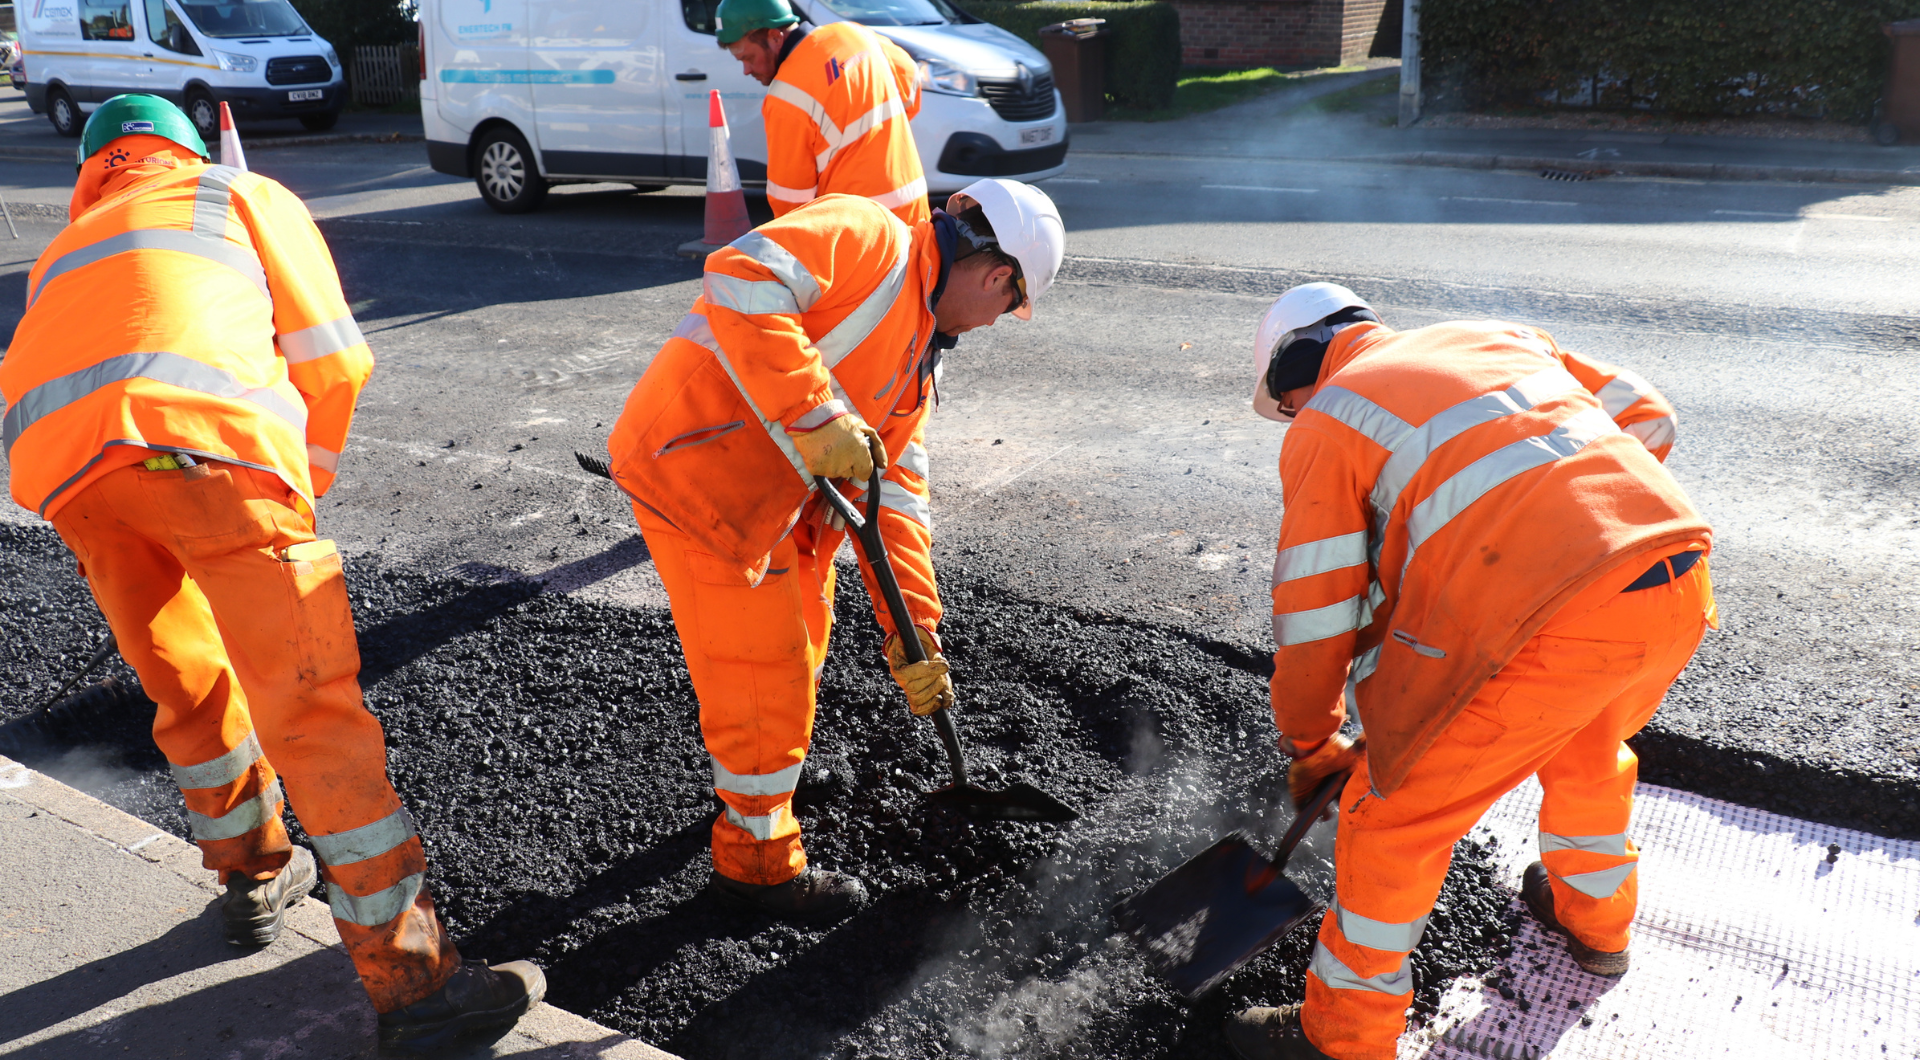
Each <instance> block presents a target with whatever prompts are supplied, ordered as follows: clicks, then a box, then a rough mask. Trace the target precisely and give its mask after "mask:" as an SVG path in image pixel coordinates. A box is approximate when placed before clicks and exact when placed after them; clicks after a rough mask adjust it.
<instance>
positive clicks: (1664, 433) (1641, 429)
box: [1620, 416, 1677, 449]
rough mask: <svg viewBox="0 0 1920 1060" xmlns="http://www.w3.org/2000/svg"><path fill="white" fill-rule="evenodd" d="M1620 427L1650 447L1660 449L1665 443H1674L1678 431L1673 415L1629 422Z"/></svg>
mask: <svg viewBox="0 0 1920 1060" xmlns="http://www.w3.org/2000/svg"><path fill="white" fill-rule="evenodd" d="M1620 429H1621V430H1623V431H1625V432H1627V433H1628V434H1631V435H1633V436H1634V437H1635V438H1638V439H1640V444H1641V445H1644V446H1646V447H1647V448H1648V449H1658V448H1660V447H1661V446H1663V445H1672V444H1673V439H1674V436H1675V434H1676V433H1677V432H1676V431H1675V430H1674V427H1673V417H1672V416H1661V417H1659V418H1658V419H1651V420H1641V421H1640V422H1639V423H1629V424H1627V425H1626V426H1625V427H1622V428H1620Z"/></svg>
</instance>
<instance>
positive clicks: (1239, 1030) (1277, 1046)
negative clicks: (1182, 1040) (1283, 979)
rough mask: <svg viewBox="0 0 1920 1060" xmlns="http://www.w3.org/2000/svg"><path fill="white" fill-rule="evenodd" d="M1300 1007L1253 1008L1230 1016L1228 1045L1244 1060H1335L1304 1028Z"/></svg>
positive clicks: (1227, 1032) (1227, 1027)
mask: <svg viewBox="0 0 1920 1060" xmlns="http://www.w3.org/2000/svg"><path fill="white" fill-rule="evenodd" d="M1300 1007H1301V1006H1299V1005H1298V1004H1293V1005H1282V1006H1280V1007H1279V1008H1250V1009H1247V1010H1246V1011H1244V1012H1240V1013H1237V1014H1235V1015H1233V1016H1229V1017H1227V1025H1226V1028H1225V1030H1226V1035H1227V1046H1228V1047H1229V1048H1231V1049H1232V1050H1233V1053H1234V1055H1235V1056H1238V1057H1239V1058H1240V1060H1333V1058H1332V1057H1330V1056H1328V1055H1327V1054H1325V1053H1323V1052H1321V1051H1320V1050H1319V1049H1316V1048H1315V1047H1314V1044H1313V1043H1312V1042H1310V1041H1308V1040H1307V1033H1306V1031H1303V1030H1301V1029H1300Z"/></svg>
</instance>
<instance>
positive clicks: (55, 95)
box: [47, 88, 87, 136]
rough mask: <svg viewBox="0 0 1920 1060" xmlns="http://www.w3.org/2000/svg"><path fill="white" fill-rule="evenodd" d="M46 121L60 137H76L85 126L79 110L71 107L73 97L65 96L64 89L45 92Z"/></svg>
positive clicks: (52, 89) (65, 91)
mask: <svg viewBox="0 0 1920 1060" xmlns="http://www.w3.org/2000/svg"><path fill="white" fill-rule="evenodd" d="M47 120H48V121H50V122H52V123H53V131H54V132H57V133H59V134H60V135H62V136H78V135H80V132H81V130H82V129H85V128H86V125H87V123H86V121H85V120H84V119H82V118H81V117H80V108H79V107H76V106H74V105H73V97H72V96H69V95H67V90H66V89H64V88H50V89H48V90H47Z"/></svg>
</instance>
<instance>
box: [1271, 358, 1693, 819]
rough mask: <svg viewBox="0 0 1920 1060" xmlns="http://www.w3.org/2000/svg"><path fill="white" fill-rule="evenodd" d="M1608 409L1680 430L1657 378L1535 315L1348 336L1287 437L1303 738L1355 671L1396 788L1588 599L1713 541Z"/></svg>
mask: <svg viewBox="0 0 1920 1060" xmlns="http://www.w3.org/2000/svg"><path fill="white" fill-rule="evenodd" d="M1623 379H1624V380H1628V381H1629V382H1628V385H1630V386H1631V387H1632V388H1633V389H1632V393H1633V394H1634V395H1635V397H1634V399H1633V401H1632V402H1631V403H1626V404H1622V402H1623V401H1624V397H1625V395H1624V394H1623V393H1622V392H1621V390H1620V389H1619V388H1616V384H1617V383H1618V382H1619V381H1620V380H1623ZM1610 390H1611V391H1612V394H1611V395H1610V394H1609V391H1610ZM1596 393H1598V395H1599V396H1598V397H1596V396H1595V395H1596ZM1609 406H1612V407H1618V408H1620V409H1621V411H1620V412H1619V413H1618V415H1621V416H1623V417H1627V416H1630V415H1638V416H1641V417H1646V418H1643V419H1635V420H1631V422H1632V423H1634V424H1638V423H1648V422H1653V421H1654V420H1658V419H1662V418H1664V419H1665V421H1666V427H1665V428H1664V430H1663V432H1662V433H1660V434H1657V435H1656V436H1655V438H1654V441H1656V442H1658V443H1659V444H1660V447H1661V451H1662V452H1664V451H1665V449H1666V447H1667V446H1668V445H1670V444H1671V441H1672V427H1671V424H1672V420H1671V416H1672V410H1671V407H1670V406H1668V405H1667V404H1666V402H1665V400H1664V399H1663V398H1661V397H1660V396H1659V395H1658V394H1657V393H1655V392H1654V391H1653V388H1652V387H1650V386H1648V385H1647V384H1646V383H1645V381H1644V380H1641V379H1640V378H1639V377H1638V376H1629V375H1627V374H1626V373H1623V372H1620V371H1619V370H1617V369H1614V368H1612V367H1610V366H1608V365H1604V364H1601V363H1599V362H1597V361H1591V360H1587V359H1585V358H1582V357H1580V356H1579V355H1577V354H1573V353H1568V352H1566V351H1564V350H1561V349H1560V348H1559V347H1558V346H1556V345H1555V344H1554V342H1553V339H1552V338H1550V337H1549V336H1548V335H1547V334H1546V333H1544V332H1541V331H1539V330H1536V329H1534V328H1529V327H1522V326H1518V325H1513V324H1506V323H1501V322H1498V321H1456V322H1453V323H1446V324H1435V325H1433V326H1431V327H1425V328H1420V329H1418V330H1415V331H1405V332H1395V331H1393V330H1392V329H1390V328H1387V327H1385V326H1384V325H1381V324H1372V323H1363V324H1356V325H1354V326H1352V327H1349V328H1347V329H1346V330H1344V331H1342V332H1340V333H1339V334H1338V335H1336V336H1335V337H1334V340H1333V342H1332V344H1331V345H1330V346H1329V347H1328V350H1327V356H1326V360H1325V362H1324V363H1323V364H1322V366H1321V370H1320V389H1319V390H1318V391H1317V392H1316V393H1315V394H1314V395H1313V399H1312V400H1311V401H1309V402H1308V403H1307V405H1306V407H1305V408H1303V409H1302V410H1301V411H1300V415H1299V416H1298V418H1297V419H1295V421H1294V423H1293V426H1292V427H1290V428H1289V429H1288V431H1287V437H1286V441H1285V442H1284V443H1283V444H1282V445H1281V449H1280V478H1281V488H1282V491H1283V496H1284V497H1285V503H1286V514H1285V516H1284V518H1283V519H1282V521H1281V525H1280V542H1279V554H1278V556H1276V557H1275V560H1274V567H1273V601H1274V605H1273V607H1274V615H1273V634H1274V644H1275V645H1276V651H1275V652H1274V678H1273V708H1274V719H1275V721H1276V723H1277V724H1278V725H1279V728H1280V731H1281V732H1283V733H1285V734H1287V735H1288V736H1289V737H1291V738H1292V739H1293V741H1294V742H1295V743H1296V744H1300V745H1303V746H1305V745H1311V744H1314V743H1317V742H1319V741H1320V740H1322V739H1324V738H1326V737H1327V736H1329V735H1331V734H1332V733H1333V732H1334V731H1335V730H1336V729H1338V728H1339V726H1340V723H1341V721H1342V720H1343V719H1344V717H1345V707H1344V704H1343V702H1342V690H1343V688H1344V687H1345V686H1347V685H1348V683H1349V681H1350V680H1351V681H1352V682H1353V694H1354V701H1355V704H1356V706H1357V708H1358V710H1359V714H1360V720H1361V723H1362V724H1363V725H1364V726H1365V727H1366V731H1367V758H1368V764H1369V768H1370V770H1371V773H1372V779H1373V785H1374V790H1375V791H1377V792H1378V793H1380V794H1382V795H1391V794H1392V793H1393V791H1394V789H1395V788H1397V787H1398V786H1399V785H1400V782H1401V781H1402V780H1403V779H1404V778H1405V777H1406V775H1407V771H1408V770H1409V769H1410V768H1411V767H1412V765H1413V763H1414V762H1415V761H1416V760H1418V759H1419V757H1420V756H1421V754H1422V753H1423V752H1424V751H1425V750H1426V748H1427V747H1428V746H1429V745H1431V744H1432V742H1433V740H1434V739H1435V738H1436V737H1437V736H1438V735H1439V734H1440V732H1441V730H1442V729H1444V728H1445V727H1446V725H1447V723H1448V722H1450V721H1452V720H1453V718H1454V716H1455V715H1457V714H1458V713H1459V712H1460V711H1461V710H1462V709H1464V708H1465V707H1466V705H1467V703H1468V702H1469V701H1470V700H1472V699H1473V696H1474V694H1475V692H1477V691H1478V690H1479V689H1480V687H1481V686H1482V685H1483V684H1485V683H1486V681H1487V680H1488V678H1490V677H1492V676H1493V675H1494V674H1495V673H1498V672H1499V670H1500V668H1501V667H1503V666H1505V665H1506V664H1507V662H1508V661H1510V660H1511V659H1512V658H1513V657H1514V655H1515V654H1516V653H1517V652H1518V651H1519V650H1520V648H1521V646H1522V645H1523V644H1525V643H1526V641H1527V639H1528V638H1529V637H1532V636H1533V635H1534V634H1535V633H1537V632H1539V630H1540V628H1541V626H1542V625H1544V624H1545V623H1546V622H1547V620H1548V619H1550V618H1552V617H1553V616H1554V615H1555V614H1556V613H1557V612H1558V611H1559V610H1560V609H1561V607H1562V606H1564V605H1565V604H1567V603H1568V601H1570V600H1571V599H1573V597H1575V596H1576V595H1578V594H1580V593H1581V592H1582V591H1583V590H1592V591H1594V592H1600V593H1605V592H1607V591H1609V590H1612V591H1617V590H1619V589H1622V588H1625V587H1626V585H1627V584H1628V583H1629V582H1631V581H1633V579H1634V578H1636V577H1638V576H1639V575H1640V574H1642V573H1643V572H1645V570H1646V568H1647V567H1648V566H1649V565H1650V564H1651V563H1652V562H1653V561H1654V560H1655V559H1657V558H1659V557H1660V556H1663V555H1667V554H1670V553H1674V552H1679V551H1682V550H1684V549H1686V548H1688V547H1690V546H1691V547H1697V548H1706V547H1708V546H1709V545H1710V544H1711V541H1712V531H1711V529H1710V528H1709V527H1708V525H1707V523H1706V521H1705V520H1704V519H1703V518H1701V516H1700V513H1699V512H1697V511H1695V510H1694V508H1693V505H1692V504H1691V503H1690V502H1689V501H1688V500H1687V496H1686V494H1685V492H1684V491H1682V490H1681V488H1680V485H1679V484H1678V483H1677V482H1675V481H1674V480H1673V477H1672V476H1671V475H1670V474H1668V473H1667V470H1666V468H1665V467H1663V466H1662V465H1661V462H1660V460H1658V459H1656V458H1655V456H1654V454H1653V453H1651V452H1649V451H1648V448H1647V446H1646V445H1644V444H1642V441H1641V440H1640V437H1641V436H1640V435H1638V434H1637V433H1629V432H1627V431H1623V430H1622V429H1621V428H1620V426H1619V425H1618V424H1616V422H1615V420H1614V419H1613V418H1612V417H1610V416H1609V415H1608V412H1607V409H1608V407H1609Z"/></svg>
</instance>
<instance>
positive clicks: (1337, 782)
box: [1245, 773, 1350, 895]
mask: <svg viewBox="0 0 1920 1060" xmlns="http://www.w3.org/2000/svg"><path fill="white" fill-rule="evenodd" d="M1349 775H1350V774H1347V773H1335V774H1334V775H1332V776H1330V777H1328V778H1327V779H1325V780H1323V781H1321V782H1320V786H1319V787H1317V788H1315V789H1313V795H1312V796H1311V797H1310V798H1308V799H1307V803H1306V805H1304V806H1302V807H1300V812H1299V814H1298V815H1296V816H1295V817H1294V819H1293V823H1292V824H1291V825H1288V826H1287V834H1286V835H1284V836H1282V837H1281V838H1280V848H1279V849H1278V850H1276V851H1274V852H1273V860H1272V861H1271V862H1269V863H1267V864H1265V865H1260V866H1259V867H1257V868H1256V867H1254V866H1248V871H1247V878H1246V881H1245V882H1246V889H1247V893H1248V894H1250V895H1252V894H1259V893H1260V892H1261V891H1264V890H1266V889H1267V887H1268V886H1270V885H1271V884H1272V883H1273V881H1274V880H1276V879H1279V878H1280V874H1281V873H1283V872H1285V871H1287V861H1288V859H1290V858H1292V857H1293V848H1294V847H1297V846H1299V845H1300V840H1301V839H1303V838H1305V837H1306V834H1307V829H1309V828H1312V827H1313V826H1314V824H1315V823H1316V822H1318V821H1319V820H1320V815H1321V814H1323V813H1326V812H1327V807H1328V806H1329V805H1330V804H1332V802H1333V800H1335V799H1337V798H1339V797H1340V789H1341V788H1344V787H1346V786H1347V777H1348V776H1349Z"/></svg>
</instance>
